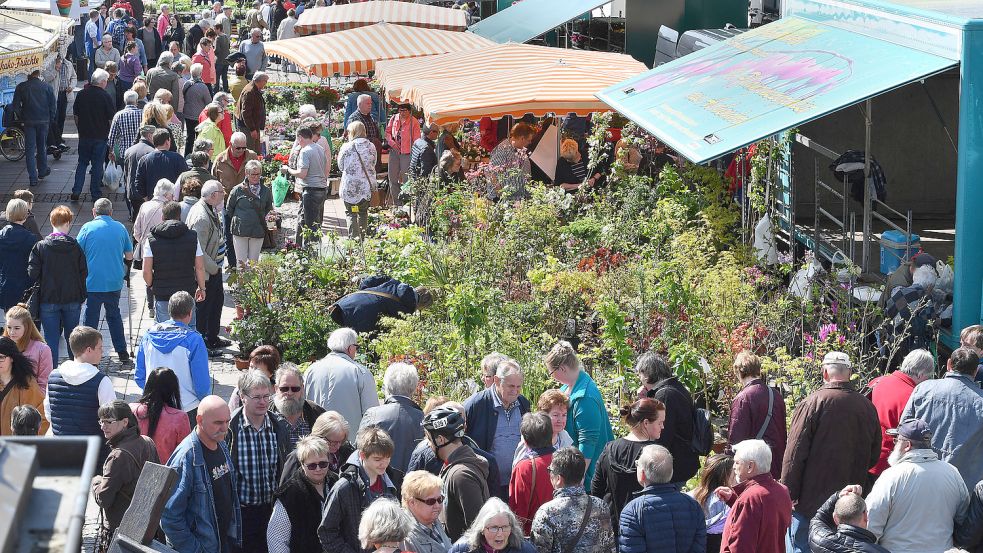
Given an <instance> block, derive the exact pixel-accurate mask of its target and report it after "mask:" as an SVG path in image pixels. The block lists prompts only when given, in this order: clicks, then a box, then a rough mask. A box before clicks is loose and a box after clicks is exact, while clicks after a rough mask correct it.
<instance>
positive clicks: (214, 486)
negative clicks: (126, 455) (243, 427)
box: [160, 396, 242, 553]
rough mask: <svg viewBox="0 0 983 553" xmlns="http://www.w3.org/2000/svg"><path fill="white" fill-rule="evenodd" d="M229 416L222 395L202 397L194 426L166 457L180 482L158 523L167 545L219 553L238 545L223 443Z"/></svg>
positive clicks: (229, 462)
mask: <svg viewBox="0 0 983 553" xmlns="http://www.w3.org/2000/svg"><path fill="white" fill-rule="evenodd" d="M231 418H232V415H231V413H230V412H229V406H228V404H226V403H225V400H223V399H222V398H220V397H218V396H207V397H206V398H205V399H203V400H201V403H199V404H198V415H197V417H196V420H197V423H198V425H197V427H195V429H194V431H192V432H191V434H189V435H188V437H187V438H185V439H184V441H182V442H181V444H180V445H178V446H177V449H175V450H174V453H173V454H171V458H170V459H168V461H167V466H169V467H171V468H172V469H174V470H176V471H177V473H178V480H177V486H176V487H175V488H174V492H173V493H172V494H171V498H170V499H168V500H167V508H166V509H164V513H163V515H162V516H161V519H160V526H161V528H162V529H163V530H164V533H165V534H166V535H167V543H168V545H170V546H171V547H172V548H174V549H175V550H177V551H181V552H185V551H188V552H195V551H214V552H217V553H223V552H226V551H230V550H234V549H236V548H238V547H239V544H240V543H241V536H242V522H241V518H240V514H239V498H238V496H237V494H236V482H235V471H233V470H232V458H231V457H230V456H229V450H228V448H227V447H226V445H225V437H226V434H228V432H229V421H230V419H231ZM196 490H206V493H204V494H200V493H196ZM216 523H217V525H216Z"/></svg>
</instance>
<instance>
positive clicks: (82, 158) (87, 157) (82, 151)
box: [72, 138, 119, 299]
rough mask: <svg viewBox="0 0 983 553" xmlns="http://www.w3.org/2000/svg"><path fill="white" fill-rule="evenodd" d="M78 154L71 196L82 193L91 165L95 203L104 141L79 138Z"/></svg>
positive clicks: (104, 146) (98, 192)
mask: <svg viewBox="0 0 983 553" xmlns="http://www.w3.org/2000/svg"><path fill="white" fill-rule="evenodd" d="M78 154H79V164H78V167H76V168H75V186H73V187H72V194H81V193H82V187H83V186H85V170H86V169H87V168H88V166H89V164H90V163H91V164H92V171H91V174H92V178H91V179H90V181H89V182H90V184H89V191H90V192H91V193H92V201H96V200H98V199H99V198H101V197H102V192H101V187H102V172H103V170H104V169H105V168H106V166H105V163H106V141H105V140H96V139H94V138H79V149H78ZM118 294H119V292H117V295H118ZM117 299H118V298H117Z"/></svg>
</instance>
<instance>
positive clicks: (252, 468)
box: [232, 414, 278, 505]
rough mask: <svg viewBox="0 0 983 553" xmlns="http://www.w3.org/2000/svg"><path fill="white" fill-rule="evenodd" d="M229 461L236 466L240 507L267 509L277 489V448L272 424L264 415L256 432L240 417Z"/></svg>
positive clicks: (243, 417)
mask: <svg viewBox="0 0 983 553" xmlns="http://www.w3.org/2000/svg"><path fill="white" fill-rule="evenodd" d="M236 424H238V425H239V429H238V438H237V441H236V444H235V451H233V452H232V459H233V460H234V461H235V463H234V464H235V465H236V467H237V468H236V470H237V474H236V487H237V488H238V489H237V490H236V491H238V492H239V502H240V503H242V504H243V505H269V504H270V503H272V501H273V490H274V489H275V488H276V467H277V455H278V453H277V444H276V430H275V429H274V428H273V421H272V420H270V415H269V414H267V415H266V416H265V417H264V418H263V424H262V426H260V427H259V430H257V429H256V428H254V427H253V425H251V424H249V420H248V419H246V417H245V416H242V417H241V418H240V419H239V420H238V421H237V422H236Z"/></svg>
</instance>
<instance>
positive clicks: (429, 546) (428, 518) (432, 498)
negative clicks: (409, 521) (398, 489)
mask: <svg viewBox="0 0 983 553" xmlns="http://www.w3.org/2000/svg"><path fill="white" fill-rule="evenodd" d="M400 495H401V496H402V498H403V509H405V510H406V512H407V513H409V514H410V515H411V516H412V517H413V528H412V529H411V530H410V533H409V535H408V536H406V539H404V540H403V544H402V546H401V547H402V548H403V550H404V551H413V552H415V553H447V550H448V549H450V548H451V545H452V544H451V539H450V538H449V537H447V531H446V530H445V529H444V525H443V524H442V523H441V522H440V520H438V519H439V517H440V513H441V512H443V510H444V494H443V481H441V479H440V477H438V476H436V475H434V474H430V473H429V472H427V471H425V470H414V471H412V472H410V473H408V474H407V475H406V477H405V478H404V479H403V488H402V493H401V494H400Z"/></svg>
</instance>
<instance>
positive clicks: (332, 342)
mask: <svg viewBox="0 0 983 553" xmlns="http://www.w3.org/2000/svg"><path fill="white" fill-rule="evenodd" d="M328 349H330V350H331V353H329V354H328V355H326V356H325V357H324V359H321V360H320V361H317V362H315V363H314V364H312V365H311V366H310V368H308V369H307V372H306V373H304V379H305V382H304V390H305V393H306V395H307V399H309V400H311V401H313V402H314V403H316V404H318V405H320V406H321V407H323V408H324V409H325V410H326V411H337V412H338V413H340V414H341V416H343V417H344V418H345V420H347V421H348V424H349V430H348V440H349V441H351V442H354V441H355V435H356V433H357V431H358V429H359V428H360V427H361V423H362V416H363V415H365V412H366V411H368V410H369V408H370V407H376V406H378V405H379V392H378V391H377V390H376V388H375V379H374V378H372V373H370V372H369V370H368V369H366V368H365V367H363V366H362V365H360V364H358V363H357V362H356V361H355V353H356V352H357V351H358V334H356V332H355V331H354V330H352V329H350V328H339V329H338V330H335V331H334V332H332V333H331V336H329V337H328ZM410 451H412V448H410Z"/></svg>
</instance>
